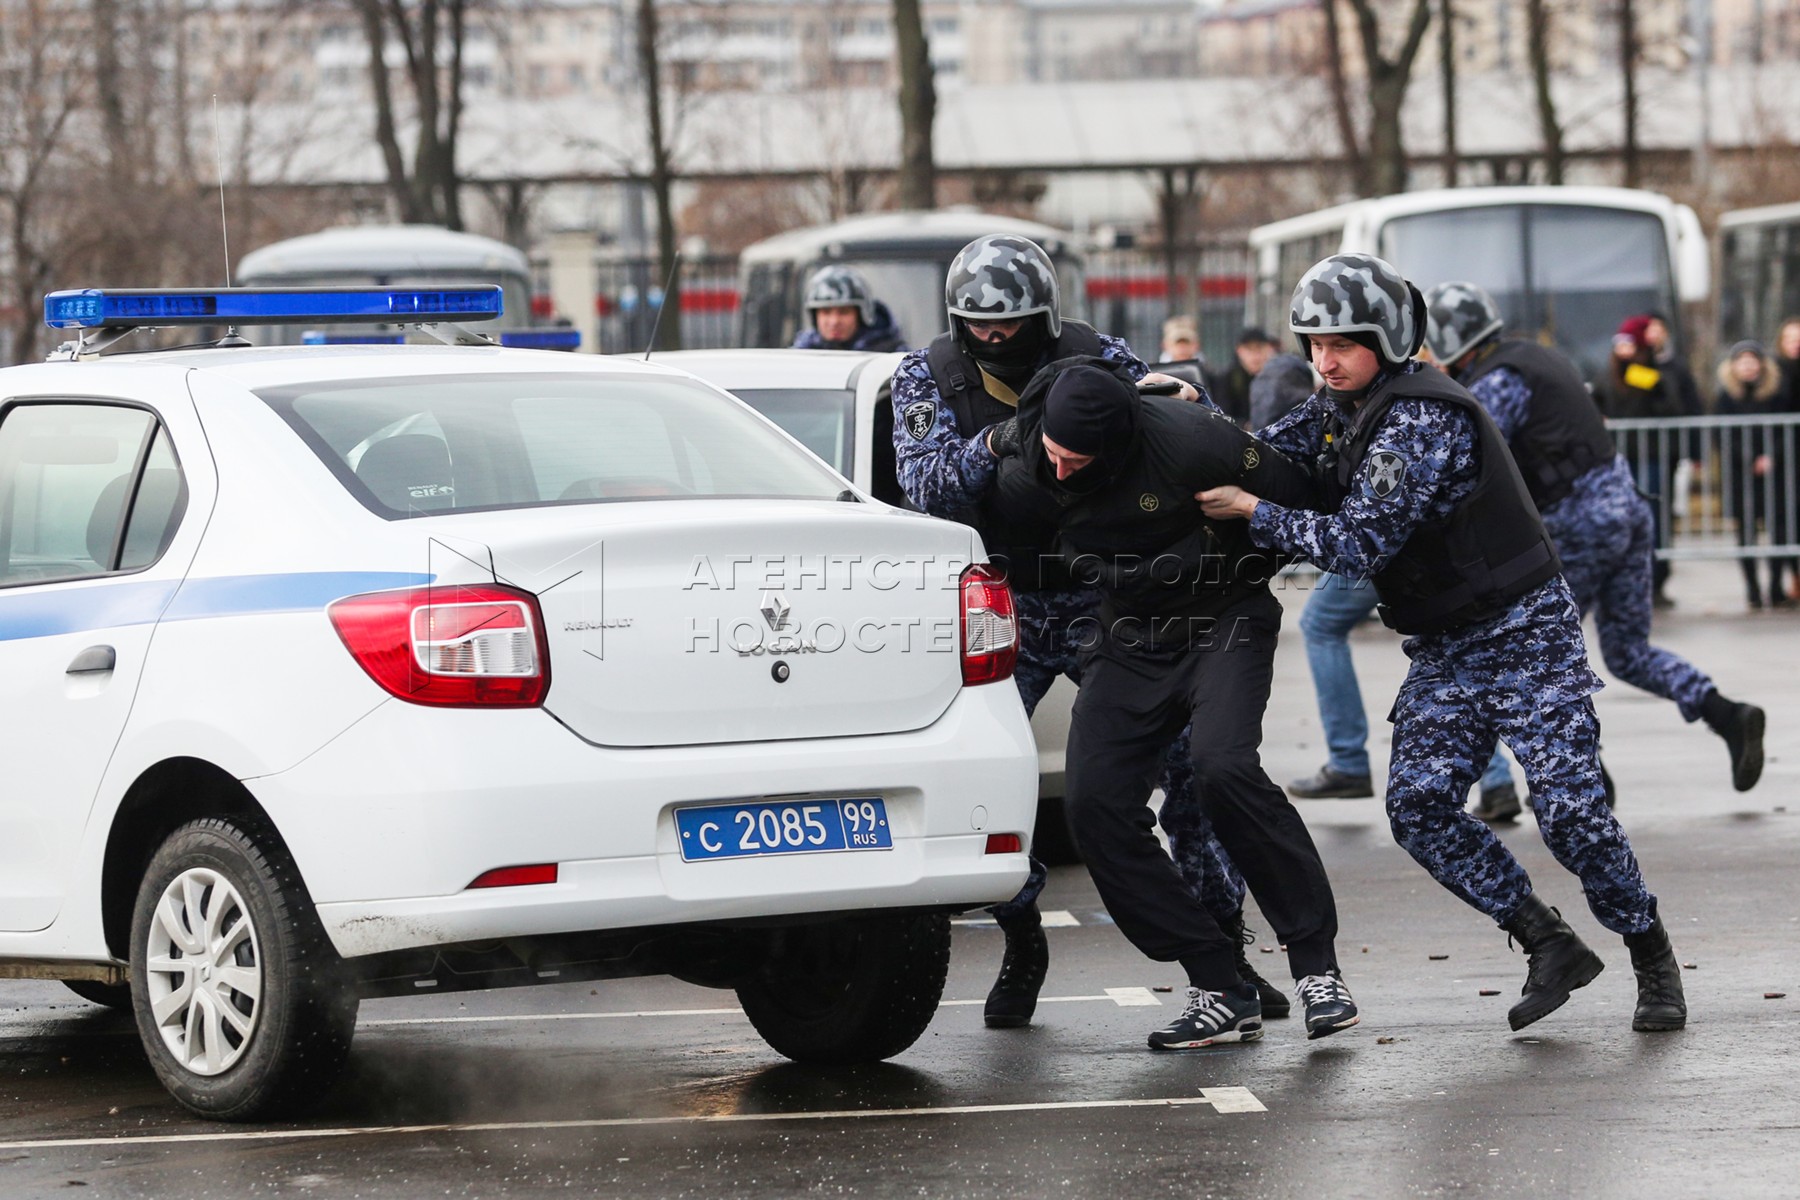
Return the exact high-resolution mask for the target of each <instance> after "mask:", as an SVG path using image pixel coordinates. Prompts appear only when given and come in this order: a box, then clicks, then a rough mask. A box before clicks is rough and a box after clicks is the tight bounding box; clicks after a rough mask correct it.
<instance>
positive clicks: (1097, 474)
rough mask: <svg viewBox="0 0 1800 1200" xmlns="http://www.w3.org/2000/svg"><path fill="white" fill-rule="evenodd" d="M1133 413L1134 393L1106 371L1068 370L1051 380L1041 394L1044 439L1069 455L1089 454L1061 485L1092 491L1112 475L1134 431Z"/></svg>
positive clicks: (1134, 405)
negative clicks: (1088, 461)
mask: <svg viewBox="0 0 1800 1200" xmlns="http://www.w3.org/2000/svg"><path fill="white" fill-rule="evenodd" d="M1136 409H1137V392H1136V390H1135V389H1134V388H1133V387H1132V386H1131V385H1130V384H1128V383H1126V382H1125V381H1124V380H1122V379H1120V378H1119V377H1118V376H1117V375H1114V374H1113V373H1112V372H1110V371H1106V370H1102V369H1101V368H1099V367H1087V366H1082V367H1070V368H1069V369H1068V370H1066V371H1063V372H1062V373H1061V374H1059V375H1058V376H1057V377H1056V380H1055V382H1053V383H1052V384H1051V385H1050V390H1049V391H1048V392H1047V393H1045V395H1044V435H1045V436H1046V437H1048V438H1049V439H1050V440H1051V441H1053V442H1055V443H1056V444H1057V445H1059V446H1061V447H1062V448H1063V449H1064V450H1068V451H1070V452H1071V453H1074V454H1091V455H1093V456H1094V461H1093V463H1092V464H1091V465H1089V466H1086V467H1083V468H1082V469H1081V470H1079V471H1077V472H1075V473H1074V474H1073V475H1071V476H1070V477H1069V478H1067V479H1065V480H1062V481H1061V484H1062V486H1063V487H1065V488H1068V489H1069V490H1070V491H1085V490H1091V489H1092V488H1094V487H1098V486H1099V485H1100V484H1101V483H1104V482H1105V481H1106V480H1107V479H1108V478H1110V477H1111V475H1112V473H1113V471H1114V470H1115V469H1117V467H1118V465H1119V460H1120V459H1121V458H1122V457H1123V456H1124V453H1125V451H1126V450H1127V449H1128V448H1129V447H1130V445H1131V438H1132V435H1133V434H1134V433H1135V432H1136V430H1137V414H1136ZM1053 473H1054V472H1053Z"/></svg>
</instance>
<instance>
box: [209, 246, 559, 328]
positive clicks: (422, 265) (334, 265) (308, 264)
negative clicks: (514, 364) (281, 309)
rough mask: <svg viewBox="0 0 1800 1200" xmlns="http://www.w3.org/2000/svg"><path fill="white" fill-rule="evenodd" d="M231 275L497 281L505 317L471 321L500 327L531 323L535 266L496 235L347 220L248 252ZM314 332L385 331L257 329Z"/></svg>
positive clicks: (259, 283)
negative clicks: (351, 222) (338, 226)
mask: <svg viewBox="0 0 1800 1200" xmlns="http://www.w3.org/2000/svg"><path fill="white" fill-rule="evenodd" d="M232 282H234V283H237V284H239V285H241V286H243V287H333V286H344V287H468V286H471V285H476V284H498V285H499V286H500V289H501V295H502V296H503V297H504V299H505V309H504V311H503V312H502V314H501V316H500V319H499V320H497V321H472V322H470V323H469V328H471V329H478V330H481V331H483V332H488V333H493V332H497V331H504V330H523V329H525V328H526V327H527V326H529V325H530V324H531V265H530V263H529V262H528V261H527V260H526V258H525V255H524V253H523V252H521V251H520V250H518V249H517V248H515V247H513V246H509V245H507V244H506V243H505V242H497V241H495V240H494V239H493V238H486V237H480V236H478V235H476V234H473V233H458V232H455V231H453V230H449V229H443V228H440V227H439V226H436V225H347V226H344V227H342V228H338V229H327V230H325V231H323V232H321V233H309V234H307V235H305V236H304V237H297V238H289V239H288V240H286V241H284V242H276V243H274V244H273V245H269V246H264V247H263V248H262V249H260V250H253V251H251V252H250V253H249V254H246V255H245V256H244V258H243V261H242V262H240V263H239V264H238V268H237V274H236V275H235V276H233V278H232ZM309 333H310V334H320V335H330V334H333V333H341V334H344V335H345V336H351V337H368V336H380V335H379V334H374V335H371V334H370V332H369V328H368V326H366V325H364V326H348V327H345V328H344V329H343V330H337V329H335V328H334V329H311V328H308V327H303V326H299V325H265V326H259V327H257V328H256V329H255V330H254V331H253V332H252V333H251V336H252V337H254V338H256V339H257V341H258V342H259V343H260V344H264V345H278V344H289V345H292V344H297V343H299V342H301V341H302V340H304V339H305V338H306V336H307V335H308V334H309ZM395 340H398V337H397V336H396V339H395Z"/></svg>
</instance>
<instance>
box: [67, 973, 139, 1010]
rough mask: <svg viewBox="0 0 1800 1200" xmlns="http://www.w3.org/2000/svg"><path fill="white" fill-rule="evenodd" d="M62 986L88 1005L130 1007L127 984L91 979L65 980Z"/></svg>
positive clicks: (129, 986) (129, 991)
mask: <svg viewBox="0 0 1800 1200" xmlns="http://www.w3.org/2000/svg"><path fill="white" fill-rule="evenodd" d="M62 985H63V986H64V987H66V988H68V989H69V990H70V991H71V992H74V993H75V994H76V995H77V996H80V997H81V998H82V999H83V1000H86V1001H87V1002H88V1003H90V1004H104V1005H105V1006H106V1007H108V1008H130V1007H131V985H130V984H129V983H100V982H99V981H97V980H93V979H65V980H63V981H62Z"/></svg>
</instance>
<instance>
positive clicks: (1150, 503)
mask: <svg viewBox="0 0 1800 1200" xmlns="http://www.w3.org/2000/svg"><path fill="white" fill-rule="evenodd" d="M1138 507H1139V508H1141V509H1143V510H1144V511H1145V512H1155V511H1156V510H1157V509H1158V508H1161V507H1162V501H1161V500H1158V499H1157V498H1156V493H1155V492H1145V493H1144V494H1143V495H1141V496H1139V497H1138Z"/></svg>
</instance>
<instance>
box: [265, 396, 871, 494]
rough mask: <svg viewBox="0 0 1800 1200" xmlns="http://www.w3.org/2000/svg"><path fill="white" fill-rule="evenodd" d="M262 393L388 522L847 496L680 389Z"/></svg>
mask: <svg viewBox="0 0 1800 1200" xmlns="http://www.w3.org/2000/svg"><path fill="white" fill-rule="evenodd" d="M259 395H261V396H262V398H263V399H264V400H265V401H266V402H267V403H268V404H269V405H270V406H271V407H272V408H273V409H274V410H275V411H276V412H278V413H279V414H281V416H282V417H283V418H284V419H285V420H286V421H287V422H288V423H289V424H290V425H291V426H292V427H293V428H294V429H295V431H296V432H298V433H299V434H300V436H301V437H302V438H303V439H304V440H305V441H306V443H307V444H308V445H309V446H310V447H312V449H313V451H314V452H315V453H317V454H318V455H319V457H320V458H321V459H322V460H323V461H324V463H325V464H326V466H328V467H329V468H331V470H332V471H333V472H334V473H335V474H336V475H337V477H338V478H339V480H340V481H342V482H343V484H344V486H345V487H347V488H348V489H349V490H350V491H351V493H352V494H353V495H355V496H356V497H357V498H358V499H359V500H361V501H362V502H363V503H364V504H365V505H367V506H368V507H369V508H370V509H371V510H372V511H374V512H376V513H378V514H380V515H381V516H384V517H388V518H400V517H412V516H427V515H431V514H434V513H444V512H457V511H473V510H491V509H504V508H531V507H537V506H542V505H552V504H592V503H597V502H608V501H620V500H672V499H689V498H725V497H756V498H794V499H818V500H829V499H833V498H835V497H836V496H837V495H838V494H839V493H840V492H841V491H842V489H843V486H844V485H843V482H842V481H841V480H839V479H838V478H837V477H836V476H834V475H832V474H831V473H830V472H829V471H827V470H825V469H824V468H822V467H820V466H819V465H818V464H817V463H815V462H813V461H812V460H811V459H809V458H808V457H807V456H806V455H804V454H801V453H799V452H798V451H797V450H796V449H795V448H794V447H793V446H792V445H791V444H790V443H789V442H787V441H786V440H785V439H784V438H782V437H781V436H780V435H779V434H777V433H776V432H775V431H774V430H772V429H770V428H769V427H768V426H767V425H766V424H764V423H763V422H761V421H759V420H757V418H756V417H755V416H753V415H752V414H750V413H748V412H746V411H745V410H744V409H743V408H741V407H740V406H739V405H737V404H736V403H734V402H733V401H731V400H729V399H727V398H725V397H723V396H720V395H718V394H717V393H715V392H713V391H711V390H709V389H707V388H704V387H701V386H699V385H697V384H692V383H688V382H686V381H683V380H675V379H654V378H646V379H604V378H596V377H594V376H592V375H579V374H570V375H560V374H542V375H539V374H532V375H474V376H470V375H460V376H448V377H430V378H421V377H416V376H415V377H409V378H405V379H369V380H354V381H342V382H336V383H331V384H314V385H307V386H304V387H296V388H282V389H267V390H264V391H262V392H260V393H259Z"/></svg>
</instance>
